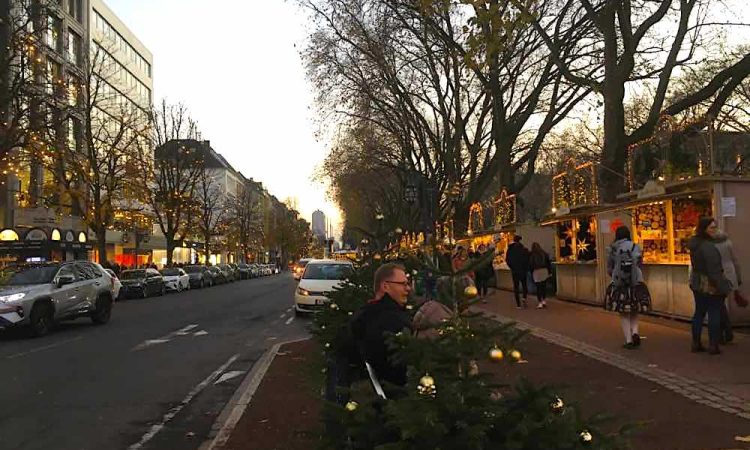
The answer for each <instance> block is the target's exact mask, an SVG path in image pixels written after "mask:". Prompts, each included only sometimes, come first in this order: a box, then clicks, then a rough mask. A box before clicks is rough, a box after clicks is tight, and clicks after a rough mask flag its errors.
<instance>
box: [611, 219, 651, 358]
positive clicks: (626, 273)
mask: <svg viewBox="0 0 750 450" xmlns="http://www.w3.org/2000/svg"><path fill="white" fill-rule="evenodd" d="M607 251H608V254H607V273H608V274H609V275H610V276H611V277H612V283H611V284H610V285H609V287H608V288H607V293H606V295H605V300H604V306H605V308H606V309H608V310H609V311H615V312H618V313H620V324H621V325H622V332H623V334H624V335H625V345H624V346H623V347H625V348H627V349H634V348H638V347H640V345H641V336H640V334H639V332H638V313H640V312H646V311H649V310H650V309H651V296H650V295H649V293H648V289H647V288H646V285H645V284H643V272H642V271H641V266H642V265H643V252H642V251H641V248H640V247H639V246H638V244H636V243H635V242H633V240H632V238H631V237H630V229H629V228H628V227H626V226H624V225H623V226H620V227H618V228H617V230H615V241H614V242H613V243H612V245H610V246H609V248H608V249H607Z"/></svg>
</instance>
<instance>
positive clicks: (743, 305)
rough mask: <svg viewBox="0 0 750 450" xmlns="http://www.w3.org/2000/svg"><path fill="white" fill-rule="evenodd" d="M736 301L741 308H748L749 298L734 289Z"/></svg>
mask: <svg viewBox="0 0 750 450" xmlns="http://www.w3.org/2000/svg"><path fill="white" fill-rule="evenodd" d="M734 302H735V303H736V304H737V306H739V307H740V308H747V304H748V301H747V299H746V298H745V297H744V296H743V295H742V294H741V293H740V291H734Z"/></svg>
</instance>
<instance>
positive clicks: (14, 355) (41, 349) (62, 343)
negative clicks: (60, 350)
mask: <svg viewBox="0 0 750 450" xmlns="http://www.w3.org/2000/svg"><path fill="white" fill-rule="evenodd" d="M79 339H83V336H76V337H74V338H72V339H68V340H67V341H60V342H55V343H54V344H50V345H45V346H44V347H37V348H33V349H31V350H28V351H25V352H21V353H15V354H13V355H9V356H6V357H5V359H15V358H20V357H21V356H26V355H30V354H32V353H37V352H41V351H43V350H49V349H51V348H55V347H59V346H61V345H65V344H68V343H70V342H73V341H77V340H79Z"/></svg>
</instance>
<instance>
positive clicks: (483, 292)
mask: <svg viewBox="0 0 750 450" xmlns="http://www.w3.org/2000/svg"><path fill="white" fill-rule="evenodd" d="M488 282H489V280H488V279H487V278H485V277H484V276H477V289H478V290H479V296H480V297H486V296H487V284H488Z"/></svg>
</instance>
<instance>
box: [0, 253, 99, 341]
mask: <svg viewBox="0 0 750 450" xmlns="http://www.w3.org/2000/svg"><path fill="white" fill-rule="evenodd" d="M111 314H112V278H111V277H110V276H109V275H107V273H106V272H105V271H104V269H103V268H102V267H101V266H100V265H99V264H96V263H92V262H89V261H71V262H64V263H46V264H21V265H12V266H8V267H5V268H3V269H0V328H6V327H11V326H28V327H29V329H30V331H31V334H32V335H33V336H43V335H45V334H47V333H49V332H50V330H51V329H52V328H53V326H54V324H55V322H57V321H59V320H64V319H76V318H78V317H83V316H85V317H90V318H91V320H92V321H93V322H94V323H95V324H105V323H107V322H108V321H109V318H110V316H111Z"/></svg>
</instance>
